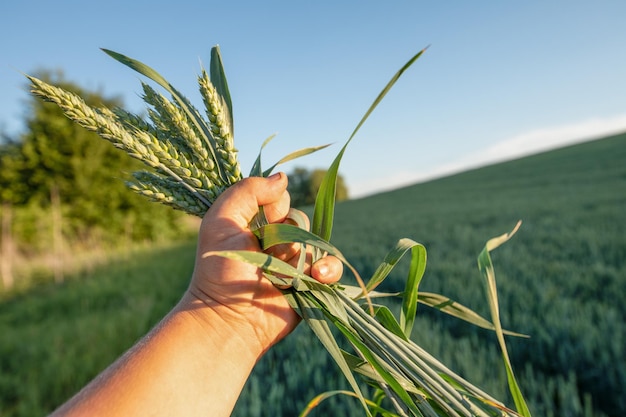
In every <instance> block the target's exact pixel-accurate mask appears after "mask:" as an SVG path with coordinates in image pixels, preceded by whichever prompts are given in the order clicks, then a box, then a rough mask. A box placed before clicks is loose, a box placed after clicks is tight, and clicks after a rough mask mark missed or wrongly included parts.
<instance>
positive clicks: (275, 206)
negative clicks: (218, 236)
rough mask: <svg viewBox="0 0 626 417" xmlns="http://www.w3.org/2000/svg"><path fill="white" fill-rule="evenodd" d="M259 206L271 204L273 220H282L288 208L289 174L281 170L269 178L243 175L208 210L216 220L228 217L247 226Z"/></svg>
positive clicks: (242, 226)
mask: <svg viewBox="0 0 626 417" xmlns="http://www.w3.org/2000/svg"><path fill="white" fill-rule="evenodd" d="M260 206H268V208H269V210H267V211H268V216H269V215H270V213H271V217H272V218H271V219H268V220H270V221H280V220H282V218H284V216H286V215H287V212H288V210H289V194H288V193H287V176H286V175H285V174H284V173H282V172H279V173H277V174H274V175H272V176H270V177H268V178H262V177H249V178H244V179H243V180H241V181H239V182H238V183H236V184H235V185H233V186H231V187H230V188H228V189H227V190H226V191H224V192H223V193H222V194H221V195H220V196H219V197H218V198H217V200H216V201H215V203H214V204H213V206H211V208H210V209H209V211H208V215H209V216H211V217H214V218H216V219H229V220H230V221H231V222H234V223H235V224H236V225H237V226H239V227H241V228H244V229H245V228H247V227H248V224H249V223H250V221H251V220H252V219H253V218H254V216H255V215H256V214H257V213H258V211H259V207H260Z"/></svg>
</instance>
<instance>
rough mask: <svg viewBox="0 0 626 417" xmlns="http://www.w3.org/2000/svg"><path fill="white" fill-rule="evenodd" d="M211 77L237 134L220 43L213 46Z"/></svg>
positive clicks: (231, 126) (233, 131)
mask: <svg viewBox="0 0 626 417" xmlns="http://www.w3.org/2000/svg"><path fill="white" fill-rule="evenodd" d="M209 78H210V79H211V84H213V86H214V87H215V90H216V91H217V92H218V94H219V95H220V97H221V98H222V104H223V107H224V110H225V111H226V112H227V117H228V121H229V123H230V131H231V134H232V135H233V137H234V136H235V125H234V123H233V101H232V99H231V97H230V90H229V89H228V82H227V81H226V73H225V72H224V64H223V63H222V54H221V52H220V47H219V45H215V46H214V47H213V48H211V68H210V70H209Z"/></svg>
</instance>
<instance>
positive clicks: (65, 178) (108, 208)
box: [0, 73, 181, 242]
mask: <svg viewBox="0 0 626 417" xmlns="http://www.w3.org/2000/svg"><path fill="white" fill-rule="evenodd" d="M38 77H39V78H42V79H46V80H48V81H50V82H52V83H53V84H56V85H59V86H60V87H63V88H65V89H68V90H71V91H74V92H75V93H77V94H78V95H80V96H81V97H83V98H84V99H85V101H86V102H87V103H88V104H90V105H94V106H102V105H104V106H106V107H109V108H110V107H116V106H120V105H121V104H122V103H121V100H120V99H119V98H105V97H103V96H102V95H101V94H99V93H96V92H89V91H85V90H84V89H81V88H80V87H78V86H76V85H74V84H72V83H68V82H66V81H64V80H63V76H62V74H61V73H56V74H51V73H43V74H40V75H39V76H38ZM24 125H25V130H24V132H23V133H22V134H21V135H19V137H17V138H16V139H13V140H9V141H6V140H5V141H4V143H3V144H2V145H0V186H1V189H2V193H1V194H0V199H2V201H3V202H8V203H11V204H13V205H14V206H17V207H24V208H26V207H28V208H29V210H30V211H33V212H37V211H38V210H39V208H41V209H44V210H45V209H46V208H49V207H50V204H51V196H53V195H57V193H58V200H59V201H60V204H61V206H62V212H63V218H64V224H63V232H64V234H65V235H66V236H71V237H73V238H76V239H78V240H81V241H90V240H101V239H105V240H109V241H113V242H114V241H115V240H117V239H119V236H120V234H124V235H125V236H126V237H127V238H132V239H135V240H145V239H155V238H157V237H160V236H167V235H171V234H172V232H176V231H178V225H179V223H180V222H179V221H178V220H179V219H180V217H181V214H179V213H175V212H174V211H173V210H171V209H170V208H167V207H164V206H160V205H157V204H153V203H150V202H148V201H147V200H145V199H144V198H142V197H140V196H138V195H135V194H133V193H132V192H130V191H129V190H127V189H126V186H125V185H124V181H123V179H124V177H125V176H126V175H128V174H129V173H130V172H132V171H136V170H137V169H140V168H141V169H143V168H144V167H143V165H141V163H139V162H138V161H136V160H134V159H132V158H130V157H129V156H128V155H126V154H125V153H124V152H123V151H121V150H118V149H116V148H115V147H113V146H112V145H111V144H110V143H108V142H107V141H105V140H103V139H101V138H100V137H98V136H97V135H96V134H94V133H91V132H88V131H87V130H85V129H83V128H82V127H80V126H78V125H77V124H75V123H73V122H72V121H70V120H69V119H67V118H66V117H65V116H64V115H63V114H62V112H61V111H60V110H59V108H58V107H57V106H55V105H52V104H49V103H45V102H43V101H42V100H40V99H38V98H35V97H31V98H30V99H29V101H28V112H27V116H26V118H25V123H24ZM16 229H17V230H19V229H20V227H19V225H18V227H17V228H16Z"/></svg>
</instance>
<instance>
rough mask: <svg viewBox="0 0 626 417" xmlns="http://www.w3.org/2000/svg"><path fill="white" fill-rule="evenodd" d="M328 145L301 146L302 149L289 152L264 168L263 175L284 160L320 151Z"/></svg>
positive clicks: (269, 172)
mask: <svg viewBox="0 0 626 417" xmlns="http://www.w3.org/2000/svg"><path fill="white" fill-rule="evenodd" d="M329 146H330V145H321V146H312V147H309V148H303V149H300V150H297V151H294V152H291V153H290V154H288V155H287V156H284V157H283V158H281V159H280V160H279V161H278V162H276V163H275V164H274V165H272V166H271V168H269V169H267V170H265V172H263V176H264V177H267V176H268V175H270V174H271V173H272V171H273V170H274V168H276V167H277V166H278V165H280V164H284V163H285V162H289V161H293V160H294V159H297V158H300V157H302V156H306V155H309V154H312V153H314V152H317V151H320V150H322V149H325V148H327V147H329Z"/></svg>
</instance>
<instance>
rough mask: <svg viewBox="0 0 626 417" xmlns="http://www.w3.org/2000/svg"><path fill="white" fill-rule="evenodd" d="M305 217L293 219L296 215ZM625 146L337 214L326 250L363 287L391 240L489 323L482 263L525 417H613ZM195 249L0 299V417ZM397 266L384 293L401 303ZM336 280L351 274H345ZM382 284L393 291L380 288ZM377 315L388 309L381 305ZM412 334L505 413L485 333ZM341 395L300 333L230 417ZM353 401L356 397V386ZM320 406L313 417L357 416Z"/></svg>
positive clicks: (277, 412) (620, 388)
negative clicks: (494, 287)
mask: <svg viewBox="0 0 626 417" xmlns="http://www.w3.org/2000/svg"><path fill="white" fill-rule="evenodd" d="M305 209H306V208H305ZM625 217H626V134H622V135H618V136H613V137H609V138H605V139H601V140H595V141H591V142H587V143H583V144H579V145H574V146H570V147H566V148H562V149H558V150H554V151H550V152H545V153H542V154H538V155H534V156H530V157H526V158H522V159H518V160H515V161H511V162H506V163H501V164H497V165H492V166H489V167H485V168H481V169H476V170H472V171H468V172H465V173H462V174H458V175H453V176H450V177H446V178H442V179H438V180H434V181H430V182H427V183H423V184H417V185H414V186H411V187H407V188H403V189H401V190H396V191H392V192H387V193H384V194H379V195H375V196H372V197H368V198H363V199H358V200H351V201H346V202H342V203H339V204H338V205H337V211H336V219H335V228H334V235H333V243H334V244H335V245H336V246H337V247H339V248H341V249H342V252H343V253H344V254H345V255H346V257H347V258H348V260H350V261H351V263H352V264H353V265H354V266H355V267H356V268H357V270H359V272H360V273H361V275H362V276H364V277H368V276H369V275H370V274H372V273H373V272H374V269H375V268H376V266H377V265H378V263H379V261H380V259H382V258H383V257H384V255H385V253H386V252H387V250H388V248H389V247H391V246H393V244H394V243H395V242H396V241H397V240H398V238H400V237H408V238H412V239H414V240H416V241H418V242H420V243H423V244H424V245H425V246H426V249H427V251H428V266H427V269H426V274H425V276H424V279H423V281H422V284H421V286H420V289H421V290H423V291H431V292H437V293H441V294H444V295H447V296H449V297H451V298H453V299H455V300H457V301H459V302H461V303H462V304H464V305H466V306H468V307H470V308H472V309H474V310H476V311H477V312H479V313H481V314H482V315H484V316H489V312H488V306H487V302H486V299H485V295H484V290H483V288H482V281H481V277H480V273H479V271H478V269H477V266H476V257H477V255H478V253H479V252H480V250H482V248H483V247H484V244H485V242H486V240H487V239H489V238H491V237H493V236H497V235H500V234H502V233H505V232H508V231H510V230H511V229H512V228H513V227H514V226H515V224H516V223H517V221H518V220H522V222H523V223H522V227H521V229H520V230H519V231H518V233H517V234H516V235H515V236H514V237H513V238H512V239H511V241H509V242H507V243H506V244H505V245H503V246H502V247H500V248H498V249H496V250H495V251H494V252H493V254H492V258H493V261H494V264H495V268H496V274H497V277H498V290H499V297H500V308H501V315H502V323H503V325H504V327H506V328H508V329H511V330H513V331H516V332H520V333H524V334H527V335H529V336H530V338H528V339H523V338H508V339H507V342H508V344H509V353H510V355H511V359H512V362H513V366H514V369H515V371H516V376H518V379H519V382H520V385H521V389H522V392H523V393H524V395H525V397H526V399H527V401H528V404H529V407H530V409H531V411H532V413H533V415H535V416H545V417H550V416H555V417H556V416H558V417H569V416H581V417H590V416H596V417H603V416H607V417H608V416H610V417H617V416H620V417H621V416H624V415H626V396H624V387H625V386H626V324H625V323H626V219H625ZM194 255H195V241H194V240H189V241H185V242H181V243H176V244H172V245H168V246H166V247H159V248H157V249H152V250H149V249H142V250H137V251H133V252H132V253H130V254H127V255H125V256H123V257H121V258H120V259H114V260H113V261H112V262H111V263H110V264H107V265H103V266H99V267H95V268H93V269H92V270H90V271H89V272H83V273H80V274H76V275H75V276H72V277H68V278H67V279H66V280H65V282H64V283H63V284H54V283H53V280H52V279H49V280H46V279H40V281H41V282H40V283H39V284H37V285H35V286H34V287H32V288H31V289H30V290H28V291H22V292H20V293H18V294H13V295H7V294H4V295H2V297H0V416H2V417H9V416H11V417H13V416H37V415H45V414H46V413H48V412H50V411H52V410H53V409H54V408H55V407H56V406H58V405H59V404H60V403H62V402H63V401H64V400H65V399H67V398H68V397H69V396H70V395H72V394H73V393H74V392H75V391H76V390H77V389H79V388H80V387H81V386H82V385H84V384H85V383H86V382H87V381H89V380H90V379H91V378H93V377H94V376H95V375H96V374H97V373H98V372H99V371H101V370H102V369H103V368H105V367H106V366H107V365H108V364H110V363H111V362H112V361H113V360H114V359H115V358H116V357H118V356H119V355H120V354H121V353H122V352H124V351H125V350H126V349H127V348H129V347H130V346H131V345H132V344H133V343H134V342H135V341H137V339H138V338H140V337H141V336H142V335H143V334H144V333H145V332H147V331H148V329H150V327H152V326H153V325H154V324H155V323H156V322H157V321H158V320H159V319H160V318H161V317H162V316H163V315H164V314H165V313H166V312H167V311H168V310H169V308H170V307H171V306H173V305H174V304H175V303H176V302H177V301H178V297H179V296H180V295H181V294H182V292H183V291H184V288H185V287H186V285H187V281H188V279H189V277H190V275H191V270H192V266H193V258H194ZM404 271H405V268H397V272H395V273H396V274H398V276H397V277H394V276H392V277H390V278H389V279H388V280H387V281H386V282H385V284H383V286H384V287H385V288H384V290H388V291H394V290H395V291H401V290H402V289H403V284H404V280H405V278H406V277H405V276H404V274H405V272H404ZM346 279H347V280H349V279H350V277H346ZM395 284H397V286H396V287H394V285H395ZM391 307H392V308H394V307H395V306H393V305H391ZM415 326H416V327H415V329H414V331H413V335H414V336H413V337H414V339H415V340H418V341H419V344H420V346H422V347H424V348H425V349H427V350H428V351H429V352H430V353H432V354H433V355H434V356H436V357H437V358H439V359H440V360H442V362H444V363H446V364H447V365H449V366H450V367H451V368H452V370H454V371H457V372H458V373H460V374H461V375H462V376H465V377H466V378H467V379H469V380H470V381H472V382H473V383H475V384H476V385H478V386H480V387H482V388H485V390H486V391H487V392H489V393H491V394H493V395H494V396H495V397H496V398H501V399H505V400H506V399H508V400H507V401H506V402H507V403H508V404H511V403H512V402H511V401H510V399H509V394H508V388H507V385H506V374H505V371H504V368H503V367H502V363H501V357H500V353H499V351H498V347H497V343H496V339H495V335H494V334H493V332H489V331H483V330H481V329H478V328H476V327H474V326H472V325H469V324H467V323H465V322H461V321H458V320H455V319H453V318H450V317H448V316H444V315H442V314H441V313H438V312H436V311H434V310H432V309H429V308H428V307H424V306H420V307H419V308H418V313H417V320H416V325H415ZM346 387H347V384H346V382H345V381H344V377H343V376H342V375H341V373H340V371H338V370H337V369H336V365H335V364H334V363H333V361H332V359H330V358H329V356H328V354H327V352H326V350H325V349H324V348H323V347H322V346H321V345H320V344H319V342H318V341H317V339H316V338H315V336H314V335H312V334H311V333H310V331H309V330H308V329H307V328H306V327H305V326H300V327H299V328H298V329H297V330H296V332H295V333H294V335H292V336H291V337H289V338H287V339H286V340H284V341H283V342H281V343H280V344H279V345H278V346H276V348H274V349H273V350H271V351H270V352H269V353H268V354H267V355H266V356H265V357H264V358H263V359H262V360H261V362H260V363H259V364H258V366H257V367H256V368H255V370H254V372H253V374H252V376H251V377H250V379H249V381H248V384H247V385H246V387H245V389H244V392H243V393H242V395H241V398H240V400H239V402H238V404H237V406H236V408H235V411H234V413H233V415H234V416H241V417H243V416H246V417H254V416H296V415H298V413H299V412H300V411H301V410H302V409H303V408H304V407H305V405H306V404H307V403H308V402H309V401H310V400H311V399H312V398H313V397H314V396H315V395H317V394H319V393H321V392H323V391H327V390H329V389H339V388H346ZM364 389H367V387H364ZM362 414H363V410H362V407H361V405H360V404H359V403H358V401H357V400H355V399H353V398H348V397H333V398H331V399H329V400H328V401H326V402H323V403H322V404H321V405H320V406H319V407H318V408H316V409H315V410H314V411H313V412H312V413H311V415H312V416H361V415H362Z"/></svg>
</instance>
